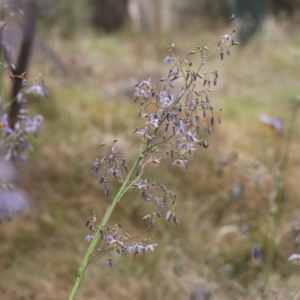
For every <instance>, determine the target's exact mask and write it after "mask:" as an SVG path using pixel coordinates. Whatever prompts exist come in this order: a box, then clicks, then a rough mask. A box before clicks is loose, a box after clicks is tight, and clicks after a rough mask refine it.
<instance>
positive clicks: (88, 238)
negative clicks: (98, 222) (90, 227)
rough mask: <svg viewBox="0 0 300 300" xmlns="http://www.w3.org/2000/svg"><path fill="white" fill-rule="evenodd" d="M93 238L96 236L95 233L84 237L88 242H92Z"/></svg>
mask: <svg viewBox="0 0 300 300" xmlns="http://www.w3.org/2000/svg"><path fill="white" fill-rule="evenodd" d="M93 238H94V236H93V235H87V236H86V237H85V238H84V239H85V241H86V242H88V243H90V242H91V240H92V239H93Z"/></svg>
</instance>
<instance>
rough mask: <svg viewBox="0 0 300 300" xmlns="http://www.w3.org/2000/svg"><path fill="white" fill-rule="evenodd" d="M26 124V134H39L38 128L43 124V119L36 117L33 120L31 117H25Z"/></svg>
mask: <svg viewBox="0 0 300 300" xmlns="http://www.w3.org/2000/svg"><path fill="white" fill-rule="evenodd" d="M24 123H25V126H24V131H25V132H37V128H38V127H39V126H40V125H41V124H42V123H43V117H42V116H35V117H34V118H33V119H32V120H31V119H30V118H29V117H25V118H24Z"/></svg>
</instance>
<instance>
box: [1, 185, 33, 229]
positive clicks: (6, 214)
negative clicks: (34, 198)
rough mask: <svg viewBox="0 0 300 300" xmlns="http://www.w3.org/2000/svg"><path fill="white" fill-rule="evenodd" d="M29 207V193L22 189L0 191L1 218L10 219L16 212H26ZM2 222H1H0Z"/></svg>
mask: <svg viewBox="0 0 300 300" xmlns="http://www.w3.org/2000/svg"><path fill="white" fill-rule="evenodd" d="M28 208H29V200H28V197H27V195H26V194H25V193H24V192H23V191H21V190H17V189H15V190H11V189H7V190H1V191H0V220H1V221H2V220H4V219H7V220H10V219H11V217H12V215H13V214H15V213H23V212H26V211H27V210H28ZM0 223H1V222H0Z"/></svg>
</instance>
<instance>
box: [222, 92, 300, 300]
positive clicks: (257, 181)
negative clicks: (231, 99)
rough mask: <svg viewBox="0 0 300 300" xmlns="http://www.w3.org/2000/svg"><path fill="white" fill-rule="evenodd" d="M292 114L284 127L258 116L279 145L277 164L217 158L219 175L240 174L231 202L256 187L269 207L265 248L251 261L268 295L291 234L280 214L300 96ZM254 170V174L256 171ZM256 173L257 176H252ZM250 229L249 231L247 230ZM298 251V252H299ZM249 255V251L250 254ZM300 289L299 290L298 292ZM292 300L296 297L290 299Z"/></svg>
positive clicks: (255, 251)
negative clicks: (278, 252) (278, 256)
mask: <svg viewBox="0 0 300 300" xmlns="http://www.w3.org/2000/svg"><path fill="white" fill-rule="evenodd" d="M290 106H291V113H290V116H289V121H288V122H287V123H286V124H285V125H286V126H285V127H286V128H284V126H283V122H282V120H281V118H278V117H270V116H267V115H265V114H261V115H260V116H259V120H260V121H261V122H262V123H263V124H264V125H265V126H266V127H268V128H269V129H270V130H271V131H272V132H270V133H271V135H272V138H274V141H275V140H277V141H276V143H273V145H274V146H273V148H276V149H274V150H279V151H278V152H279V153H281V155H280V157H279V158H278V157H276V161H272V162H269V163H266V162H262V161H258V160H247V161H243V162H239V161H238V155H237V153H233V154H232V155H230V156H222V157H219V158H218V160H217V161H218V165H219V168H218V172H217V174H218V175H222V174H223V172H224V168H227V167H228V166H231V167H232V168H234V169H235V172H236V173H237V179H236V184H235V185H234V186H233V187H232V191H231V195H232V199H234V200H237V199H239V198H241V197H242V196H243V194H244V192H245V189H246V188H247V189H251V188H255V190H256V191H257V192H258V193H259V195H260V197H261V198H262V199H263V200H264V202H263V203H264V204H263V205H267V209H264V210H263V211H266V212H267V216H265V215H264V217H263V218H264V220H263V221H262V220H260V219H259V222H261V223H260V228H261V234H262V239H261V240H263V241H264V243H263V244H264V246H262V245H261V244H258V243H256V244H255V245H254V246H253V248H252V258H253V260H254V261H255V262H256V263H257V264H258V265H259V266H260V269H261V270H262V272H263V281H262V284H261V285H260V288H259V290H260V292H261V293H262V294H265V293H266V291H267V287H268V283H269V278H270V274H271V272H272V269H273V265H274V257H275V252H276V249H277V248H278V247H279V245H280V242H281V240H282V238H283V235H284V234H286V233H287V232H288V231H287V230H286V229H282V228H281V226H280V224H281V222H280V221H281V215H282V213H283V210H284V205H283V204H284V200H285V189H286V185H285V184H286V177H287V171H288V163H289V160H290V155H291V150H292V149H291V148H292V142H293V139H294V132H295V129H296V124H297V118H298V113H299V108H300V95H298V96H297V97H296V98H295V99H292V100H291V101H290ZM253 170H254V172H253ZM253 174H254V176H253ZM265 179H268V180H267V181H271V182H272V184H271V185H269V184H267V185H265V184H264V182H265ZM293 223H296V225H294V226H293V230H294V231H298V230H299V222H296V221H295V220H294V222H293ZM248 230H249V228H248ZM299 241H300V238H299V236H297V237H296V239H295V245H299V244H300V242H299ZM298 251H299V249H298ZM249 253H250V251H249ZM299 257H300V256H299V254H297V253H296V254H293V255H291V256H290V258H289V261H292V262H295V261H296V262H299ZM299 289H300V286H299V287H297V291H298V290H299ZM291 299H293V298H291Z"/></svg>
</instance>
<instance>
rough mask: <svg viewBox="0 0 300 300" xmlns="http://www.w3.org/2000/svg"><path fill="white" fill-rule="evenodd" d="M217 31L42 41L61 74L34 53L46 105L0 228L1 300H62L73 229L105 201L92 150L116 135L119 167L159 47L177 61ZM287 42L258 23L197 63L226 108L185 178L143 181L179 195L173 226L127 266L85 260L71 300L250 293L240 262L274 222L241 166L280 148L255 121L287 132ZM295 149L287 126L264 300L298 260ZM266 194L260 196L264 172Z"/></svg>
mask: <svg viewBox="0 0 300 300" xmlns="http://www.w3.org/2000/svg"><path fill="white" fill-rule="evenodd" d="M199 32H201V31H199ZM222 33H223V32H217V33H216V32H214V33H213V32H209V31H202V32H201V36H200V34H198V35H195V33H191V34H187V33H185V34H184V35H182V34H180V33H179V34H176V35H174V36H172V37H171V38H170V37H164V36H160V37H159V38H158V39H157V40H151V39H150V40H149V39H147V38H145V37H141V36H139V37H136V36H135V37H132V36H130V35H125V34H121V35H117V36H108V37H105V36H102V37H96V36H94V35H93V34H91V33H89V34H86V35H85V36H84V37H76V38H75V39H74V40H71V41H70V40H69V41H62V40H59V39H57V38H56V37H55V36H54V37H52V40H53V43H52V45H53V47H54V48H55V50H56V51H57V52H58V53H59V54H60V56H61V58H62V60H63V61H64V62H65V64H66V66H67V69H68V71H69V74H68V75H62V74H59V73H57V72H56V71H55V68H54V67H53V65H51V64H50V63H47V61H46V63H45V57H43V55H42V54H41V53H37V54H36V55H35V57H34V60H33V63H34V66H33V68H32V70H31V74H32V75H33V74H34V72H35V70H38V71H42V72H43V74H44V77H45V78H46V79H47V83H48V85H49V87H50V90H51V95H52V96H51V99H50V100H49V101H48V102H46V103H43V104H42V105H41V110H42V113H43V114H44V115H45V118H46V123H45V125H44V127H43V128H42V129H41V132H40V137H39V139H38V140H36V141H35V149H36V151H35V156H34V157H32V159H31V161H30V162H29V163H28V164H27V165H26V166H25V167H22V166H21V169H22V171H21V172H22V173H23V175H22V180H21V182H20V183H21V185H22V186H23V187H24V189H26V190H28V191H29V193H30V194H31V195H32V197H33V203H34V205H33V208H32V212H31V214H30V215H29V216H26V217H18V218H15V219H14V220H13V221H12V222H11V223H4V224H3V225H2V226H1V231H0V251H1V260H0V262H1V263H0V267H1V270H2V271H1V275H0V278H1V281H0V293H1V295H2V296H1V299H16V300H17V299H26V300H27V299H39V300H43V299H45V300H46V299H66V298H67V297H68V293H69V292H70V289H71V287H72V284H73V283H74V279H75V276H76V272H77V267H78V265H79V262H80V259H81V257H82V256H83V253H84V251H85V248H86V244H85V243H84V236H85V235H86V234H87V231H86V229H85V228H84V222H85V220H86V218H87V217H89V216H90V213H91V211H92V210H93V209H96V210H97V214H98V216H99V217H100V216H101V215H103V214H104V212H105V210H106V207H107V205H108V200H107V199H105V198H104V196H103V191H102V187H101V186H99V184H98V183H97V178H96V177H95V176H93V174H92V172H91V169H90V166H91V164H92V162H93V160H94V158H95V157H97V156H99V155H100V154H99V153H100V149H99V148H98V145H99V143H100V142H102V141H105V142H111V141H112V140H113V139H115V138H116V139H118V141H119V142H118V143H119V145H120V146H121V151H122V153H123V154H124V156H126V157H127V159H128V160H129V161H132V160H133V158H134V154H135V153H136V152H137V150H136V149H137V147H138V146H137V143H136V140H135V138H134V137H133V136H132V135H131V133H132V131H133V130H134V129H135V128H136V127H137V126H138V125H137V122H138V119H137V118H136V116H137V112H136V108H135V106H134V105H133V104H132V103H131V101H130V100H129V98H128V94H129V93H130V90H131V89H132V90H133V86H134V84H132V82H135V81H138V80H140V79H147V78H148V77H150V76H151V77H153V78H155V79H158V78H160V76H162V75H163V74H164V73H165V72H167V71H168V70H167V67H166V66H165V65H163V64H162V63H161V61H162V60H163V58H164V56H165V53H166V52H164V49H165V45H166V44H167V43H170V42H175V44H176V45H177V48H178V52H179V53H180V54H182V53H186V52H187V51H189V50H191V49H192V48H193V47H194V46H195V45H197V44H204V43H205V44H206V45H208V46H213V45H215V44H216V41H217V40H218V39H219V36H220V35H221V34H222ZM299 44H300V38H299V35H297V34H296V33H294V32H293V30H289V28H286V25H284V24H277V23H276V22H274V21H272V20H270V21H269V22H268V23H267V24H266V26H265V27H264V30H263V32H262V33H261V34H260V35H258V36H257V37H255V39H254V40H253V41H252V42H251V44H249V45H248V46H247V47H245V48H244V49H240V50H238V49H237V48H235V49H234V51H233V53H232V55H231V56H230V57H228V58H227V57H226V59H225V60H224V61H223V62H222V63H220V61H219V57H218V56H215V57H214V58H213V59H212V60H211V61H210V62H209V63H208V64H207V68H208V69H209V70H215V69H218V71H219V76H220V80H219V82H220V83H219V86H218V87H217V88H216V89H215V91H214V93H213V94H212V97H211V98H212V101H213V103H214V106H215V107H222V108H223V110H224V114H223V118H222V125H221V126H219V125H218V126H217V128H216V129H215V130H214V133H213V135H212V137H211V139H210V144H211V147H210V148H209V149H208V150H205V149H199V150H200V151H198V153H196V154H195V155H194V158H193V162H192V163H191V165H190V168H189V170H188V172H185V171H176V172H171V171H170V167H169V166H168V165H164V166H163V167H162V169H160V170H158V171H157V172H156V173H153V175H151V178H153V180H155V181H160V180H164V183H165V184H166V185H167V186H169V187H170V189H172V190H174V191H177V192H178V194H179V200H180V201H179V202H178V204H177V210H178V218H179V221H180V226H179V227H175V226H173V224H164V222H161V224H158V226H157V227H156V228H154V230H153V231H152V232H151V233H149V235H151V236H152V235H153V236H154V237H155V240H156V241H157V242H158V243H159V245H160V246H159V248H158V249H156V251H155V252H154V253H153V254H151V255H148V256H147V257H145V258H142V257H139V258H138V259H137V261H136V262H132V260H131V258H129V257H128V258H125V259H118V258H117V257H116V258H115V259H114V268H113V269H109V268H107V267H106V266H105V258H103V259H100V260H99V261H97V262H96V263H95V264H94V265H92V266H91V267H89V269H88V271H87V274H86V278H85V280H84V282H83V285H82V287H81V289H80V292H79V295H78V299H91V300H92V299H100V298H101V299H118V298H122V299H188V298H189V296H190V295H191V294H192V293H193V292H195V291H196V290H198V292H199V291H200V290H202V293H203V294H206V296H207V295H209V293H212V298H207V299H254V298H255V299H258V298H259V297H260V294H259V291H258V287H259V286H260V284H261V282H262V279H263V266H259V265H257V264H255V263H254V262H253V261H252V259H251V248H252V246H253V244H255V243H260V244H261V245H262V246H263V251H264V253H263V254H264V257H265V256H266V252H267V247H268V245H269V244H268V243H269V242H268V241H269V239H268V236H269V233H270V231H271V228H272V226H273V223H272V222H273V221H272V217H271V216H270V215H269V214H268V210H269V205H268V203H267V202H266V201H265V200H263V198H262V196H261V194H260V193H259V192H258V191H257V190H256V189H255V188H254V186H253V184H252V180H251V178H252V177H251V176H253V171H252V170H250V169H249V168H248V167H247V166H245V163H244V162H245V161H248V160H252V161H255V162H259V163H261V164H263V165H265V166H266V167H267V168H269V169H270V170H272V171H274V169H276V166H277V164H278V161H280V159H281V157H282V155H283V153H284V137H279V136H277V135H276V134H274V132H271V131H269V130H267V129H266V128H264V126H263V125H262V124H260V123H259V121H258V115H259V114H260V113H265V114H269V115H272V116H280V117H281V118H282V119H283V121H284V124H288V122H289V118H290V109H289V104H288V102H289V99H290V98H292V97H294V96H295V95H296V94H298V93H299V80H298V77H299V75H298V73H299V71H298V69H299V64H298V61H299ZM131 78H132V79H133V80H131ZM297 129H298V128H297ZM298 142H299V134H298V131H297V130H296V134H295V138H294V143H293V146H292V152H291V156H290V158H291V162H290V164H289V168H288V173H287V174H288V175H287V180H286V188H285V190H284V199H283V201H284V205H283V206H282V208H281V209H282V217H281V222H280V226H279V229H278V232H277V236H278V239H277V240H276V241H277V244H276V251H275V259H274V263H273V268H272V271H271V276H270V279H269V285H268V288H267V299H288V298H287V296H288V295H290V294H291V293H292V291H293V290H294V289H295V287H296V285H297V284H298V282H297V274H298V269H297V267H293V266H291V265H289V264H287V261H286V260H287V258H288V256H289V255H290V254H291V253H294V252H295V251H296V248H295V246H294V244H293V240H294V238H295V236H296V233H295V232H293V231H292V225H291V224H292V220H293V217H294V216H296V215H298V214H299V212H300V210H299V207H298V205H297V202H298V195H299V192H298V181H299V178H300V177H299V175H300V174H299V168H298V166H299V154H298V152H299V151H298V147H299V146H298ZM232 152H238V153H239V159H238V161H237V162H236V163H235V164H234V165H233V166H231V167H228V168H225V170H224V171H225V172H224V175H223V177H221V178H219V177H217V176H216V170H217V164H216V158H217V157H218V156H221V155H230V154H231V153H232ZM23 169H24V170H23ZM241 170H242V171H243V172H244V173H245V174H246V175H247V176H248V177H247V182H246V183H245V186H246V192H245V194H244V195H243V196H242V197H241V198H240V199H238V200H232V197H231V189H232V187H233V186H234V185H235V183H236V180H237V176H238V174H239V173H240V172H241ZM264 188H265V189H266V191H267V190H268V189H271V188H272V182H271V177H270V175H268V176H266V177H265V179H264ZM145 211H146V207H144V206H143V203H140V202H139V196H138V197H137V199H135V197H130V198H128V199H126V200H124V201H123V202H122V203H120V207H119V208H118V209H117V211H116V215H115V216H114V217H113V220H112V224H114V222H121V223H122V225H123V227H124V228H125V230H126V231H128V232H131V234H132V235H134V234H138V232H139V231H140V230H141V228H143V226H144V225H143V223H142V222H141V221H140V218H141V216H142V215H144V214H145ZM244 223H247V224H249V225H250V231H249V233H248V234H246V235H242V234H241V233H240V228H241V226H242V225H243V224H244ZM275 290H277V292H276V291H275ZM276 293H277V294H276ZM276 295H277V296H276ZM207 297H208V296H207ZM276 297H277V298H276ZM201 299H202V298H201Z"/></svg>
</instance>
